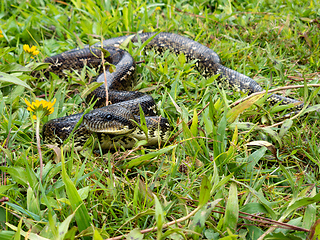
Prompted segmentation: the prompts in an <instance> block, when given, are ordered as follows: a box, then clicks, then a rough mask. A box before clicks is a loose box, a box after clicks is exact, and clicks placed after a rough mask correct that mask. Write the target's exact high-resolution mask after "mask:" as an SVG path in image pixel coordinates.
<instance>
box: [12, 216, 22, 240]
mask: <svg viewBox="0 0 320 240" xmlns="http://www.w3.org/2000/svg"><path fill="white" fill-rule="evenodd" d="M22 220H23V218H21V219H20V221H19V224H18V227H17V232H16V234H15V235H14V240H20V231H21V225H22Z"/></svg>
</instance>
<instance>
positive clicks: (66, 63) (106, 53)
mask: <svg viewBox="0 0 320 240" xmlns="http://www.w3.org/2000/svg"><path fill="white" fill-rule="evenodd" d="M129 41H131V42H132V43H137V42H140V43H141V44H145V49H146V50H148V49H153V50H154V51H156V52H157V53H163V52H165V51H167V50H169V51H171V52H172V53H175V54H177V55H178V54H181V53H183V54H184V55H185V57H186V59H187V60H188V61H195V67H196V69H197V70H198V71H199V72H200V73H201V74H202V75H203V76H204V77H210V76H213V75H218V77H217V81H218V83H219V85H221V86H223V87H231V88H232V89H234V90H236V91H241V92H244V93H247V94H249V95H250V94H252V93H255V92H261V91H263V88H262V87H261V86H260V85H259V84H258V83H257V82H256V81H254V80H253V79H252V78H250V77H248V76H246V75H244V74H241V73H239V72H237V71H235V70H232V69H230V68H227V67H225V66H224V65H222V63H221V60H220V57H219V55H218V54H217V53H216V52H215V51H213V50H212V49H210V48H208V47H206V46H204V45H202V44H200V43H199V42H197V41H194V40H192V39H190V38H188V37H185V36H182V35H179V34H175V33H166V32H160V33H155V32H150V33H148V32H146V33H138V34H133V35H128V36H121V37H115V38H111V39H106V40H104V41H102V42H100V43H97V44H95V45H92V46H89V45H86V46H84V48H82V49H79V48H76V49H73V50H69V51H66V52H63V53H61V54H58V55H54V56H52V57H47V58H46V59H45V60H44V62H45V63H48V64H49V67H48V69H47V71H48V72H53V73H55V74H57V75H59V76H62V75H63V74H64V72H65V70H70V71H73V70H81V69H83V68H84V67H86V66H88V67H91V68H96V69H97V68H98V69H100V73H101V74H100V75H98V77H97V78H96V79H95V80H94V82H98V83H101V85H100V86H99V87H98V88H96V89H95V90H94V91H92V92H91V93H90V94H89V95H88V96H87V98H86V99H87V101H88V102H91V103H92V102H93V103H94V106H95V109H93V110H92V111H89V112H88V113H86V114H84V113H78V114H74V115H69V116H65V117H61V118H57V119H52V120H50V121H48V122H47V123H46V124H44V126H43V141H44V142H45V143H47V144H53V145H58V146H61V145H63V144H64V142H65V141H66V139H68V137H69V135H70V134H71V133H72V131H73V129H74V128H75V126H76V125H77V123H78V122H79V121H80V120H82V123H81V124H80V125H79V126H78V128H77V129H76V130H75V131H73V141H72V147H74V148H78V149H81V148H82V147H83V145H84V144H85V143H86V142H87V140H88V139H89V138H90V136H92V135H94V136H96V137H97V139H98V140H99V144H100V147H101V148H102V149H118V148H120V147H123V148H133V147H134V146H135V145H136V144H137V142H139V141H144V142H143V143H144V145H146V146H156V145H161V144H163V143H166V142H167V141H168V139H169V136H170V132H171V131H172V129H173V128H172V127H171V126H170V124H169V121H168V119H166V118H164V117H162V116H158V115H157V110H156V104H155V101H154V99H153V98H152V97H151V96H149V95H147V94H145V93H141V92H138V91H131V90H132V88H133V87H134V86H135V85H136V78H135V71H136V63H135V61H134V59H133V57H132V56H131V55H130V54H129V53H128V52H127V51H125V50H123V49H122V48H121V47H122V45H123V44H126V43H128V42H129ZM102 58H103V60H104V61H102ZM102 62H106V64H105V65H104V66H105V71H102V70H101V69H103V67H102ZM105 80H106V82H107V89H108V101H109V102H110V103H111V104H108V105H107V106H106V86H105ZM268 101H269V102H270V103H271V104H278V103H280V104H282V105H286V104H294V105H295V109H302V107H303V103H301V102H300V101H298V100H295V99H292V98H288V97H283V96H280V95H276V94H272V95H270V96H269V97H268ZM140 109H142V111H143V113H144V116H145V117H143V120H141V118H140V116H141V110H140ZM141 124H143V125H145V126H146V127H147V131H146V130H145V129H146V128H143V127H141Z"/></svg>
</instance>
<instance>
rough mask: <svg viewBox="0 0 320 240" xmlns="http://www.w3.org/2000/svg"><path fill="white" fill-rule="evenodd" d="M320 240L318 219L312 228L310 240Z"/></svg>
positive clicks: (319, 220)
mask: <svg viewBox="0 0 320 240" xmlns="http://www.w3.org/2000/svg"><path fill="white" fill-rule="evenodd" d="M309 239H310V240H318V239H320V219H318V220H317V221H316V222H315V223H314V224H313V225H312V227H311V229H310V233H309V236H308V240H309Z"/></svg>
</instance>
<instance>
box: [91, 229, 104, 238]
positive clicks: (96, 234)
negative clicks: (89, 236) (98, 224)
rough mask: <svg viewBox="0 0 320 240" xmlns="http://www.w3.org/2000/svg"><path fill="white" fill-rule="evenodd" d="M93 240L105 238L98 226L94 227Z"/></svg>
mask: <svg viewBox="0 0 320 240" xmlns="http://www.w3.org/2000/svg"><path fill="white" fill-rule="evenodd" d="M93 240H103V238H102V237H101V235H100V233H99V231H98V229H96V228H95V229H94V233H93Z"/></svg>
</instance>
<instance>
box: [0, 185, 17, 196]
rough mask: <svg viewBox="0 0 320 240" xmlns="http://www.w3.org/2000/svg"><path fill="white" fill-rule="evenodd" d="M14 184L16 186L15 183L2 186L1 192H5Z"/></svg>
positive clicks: (0, 187)
mask: <svg viewBox="0 0 320 240" xmlns="http://www.w3.org/2000/svg"><path fill="white" fill-rule="evenodd" d="M13 186H14V184H10V185H2V186H0V194H3V193H5V192H6V191H7V190H9V189H10V188H12V187H13Z"/></svg>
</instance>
